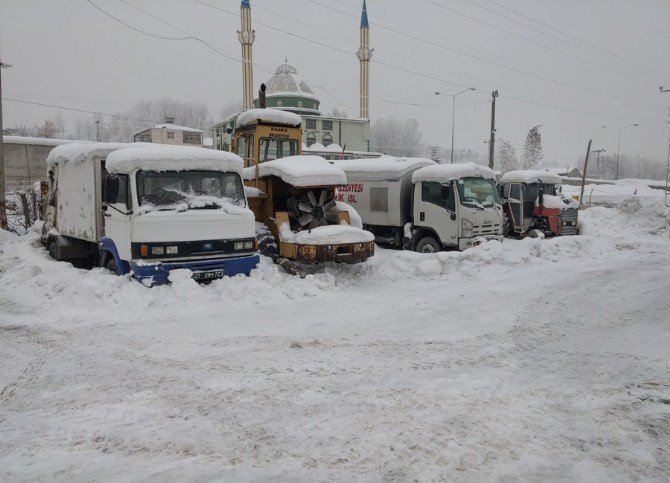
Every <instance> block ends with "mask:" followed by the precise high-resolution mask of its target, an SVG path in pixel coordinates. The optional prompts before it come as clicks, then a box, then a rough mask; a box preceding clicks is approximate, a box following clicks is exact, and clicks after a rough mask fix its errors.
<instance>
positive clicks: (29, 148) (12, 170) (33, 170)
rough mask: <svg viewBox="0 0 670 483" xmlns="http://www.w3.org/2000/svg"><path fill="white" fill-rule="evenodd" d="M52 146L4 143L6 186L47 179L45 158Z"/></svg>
mask: <svg viewBox="0 0 670 483" xmlns="http://www.w3.org/2000/svg"><path fill="white" fill-rule="evenodd" d="M53 148H54V146H45V145H43V144H23V143H22V144H15V143H5V144H4V146H3V152H4V157H5V176H6V181H7V183H8V184H10V183H18V182H26V181H38V180H40V181H41V180H46V179H47V156H48V155H49V153H50V152H51V150H52V149H53Z"/></svg>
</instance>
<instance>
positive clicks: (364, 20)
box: [361, 0, 370, 29]
mask: <svg viewBox="0 0 670 483" xmlns="http://www.w3.org/2000/svg"><path fill="white" fill-rule="evenodd" d="M369 27H370V24H369V22H368V7H367V5H365V0H363V13H361V28H362V29H363V28H369Z"/></svg>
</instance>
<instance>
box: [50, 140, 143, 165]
mask: <svg viewBox="0 0 670 483" xmlns="http://www.w3.org/2000/svg"><path fill="white" fill-rule="evenodd" d="M146 146H150V144H147V143H87V142H76V143H70V144H63V145H60V146H57V147H55V148H54V149H52V150H51V152H50V153H49V156H48V157H47V166H49V167H53V166H55V165H57V164H59V163H83V162H85V161H90V160H92V159H93V158H95V157H105V156H107V155H108V154H109V153H111V152H112V151H116V150H118V149H128V148H138V147H146Z"/></svg>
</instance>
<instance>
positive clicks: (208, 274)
mask: <svg viewBox="0 0 670 483" xmlns="http://www.w3.org/2000/svg"><path fill="white" fill-rule="evenodd" d="M221 277H223V270H206V271H203V272H193V280H214V279H215V278H221Z"/></svg>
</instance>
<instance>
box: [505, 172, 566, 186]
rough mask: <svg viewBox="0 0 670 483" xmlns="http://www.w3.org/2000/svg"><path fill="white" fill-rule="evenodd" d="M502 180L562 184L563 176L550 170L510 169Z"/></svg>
mask: <svg viewBox="0 0 670 483" xmlns="http://www.w3.org/2000/svg"><path fill="white" fill-rule="evenodd" d="M500 181H502V182H503V183H504V182H507V183H538V182H541V183H546V184H561V177H560V176H559V175H558V174H556V173H554V172H552V171H548V170H539V169H536V170H531V169H525V170H523V169H522V170H516V171H508V172H507V173H505V174H503V175H502V178H500Z"/></svg>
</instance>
